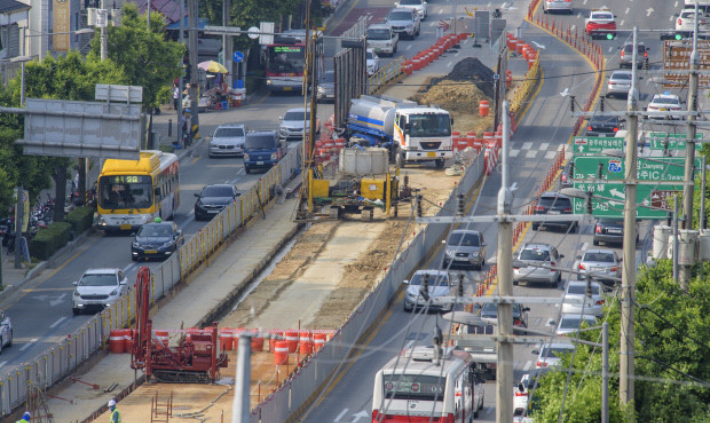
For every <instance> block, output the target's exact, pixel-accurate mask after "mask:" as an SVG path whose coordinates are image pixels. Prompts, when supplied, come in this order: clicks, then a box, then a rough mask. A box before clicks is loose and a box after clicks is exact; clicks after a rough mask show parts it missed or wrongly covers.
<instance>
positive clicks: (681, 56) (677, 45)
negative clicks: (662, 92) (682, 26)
mask: <svg viewBox="0 0 710 423" xmlns="http://www.w3.org/2000/svg"><path fill="white" fill-rule="evenodd" d="M697 46H698V53H699V57H698V59H699V63H701V68H700V70H707V68H706V67H705V66H704V65H703V64H706V63H710V40H698V44H697ZM692 51H693V42H692V40H680V41H670V40H666V41H664V42H663V78H664V79H665V81H666V82H664V83H663V88H685V87H687V86H688V78H689V77H690V75H688V71H689V70H690V53H691V52H692ZM678 71H684V72H678ZM698 83H699V87H700V88H710V75H699V76H698Z"/></svg>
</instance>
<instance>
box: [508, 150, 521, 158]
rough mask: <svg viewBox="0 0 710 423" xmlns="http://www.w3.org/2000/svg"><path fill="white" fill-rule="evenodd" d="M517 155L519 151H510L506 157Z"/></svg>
mask: <svg viewBox="0 0 710 423" xmlns="http://www.w3.org/2000/svg"><path fill="white" fill-rule="evenodd" d="M519 154H520V150H510V152H508V157H518V155H519Z"/></svg>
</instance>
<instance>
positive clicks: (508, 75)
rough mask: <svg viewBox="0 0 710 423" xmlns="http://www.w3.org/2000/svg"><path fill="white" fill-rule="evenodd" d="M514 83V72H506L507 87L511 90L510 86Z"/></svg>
mask: <svg viewBox="0 0 710 423" xmlns="http://www.w3.org/2000/svg"><path fill="white" fill-rule="evenodd" d="M512 83H513V71H511V70H510V69H508V70H507V71H505V86H506V87H508V88H510V85H511V84H512Z"/></svg>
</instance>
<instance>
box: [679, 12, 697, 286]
mask: <svg viewBox="0 0 710 423" xmlns="http://www.w3.org/2000/svg"><path fill="white" fill-rule="evenodd" d="M699 20H700V19H699V16H698V4H697V2H696V4H695V20H694V24H693V27H694V28H693V51H692V52H691V53H690V81H689V83H688V111H689V112H694V111H696V110H697V105H698V21H699ZM687 123H688V127H687V129H686V144H685V175H684V176H685V177H684V178H683V180H684V181H685V182H686V185H685V189H684V190H683V215H684V220H683V221H684V222H685V223H684V225H683V227H684V229H689V230H690V229H693V196H694V194H695V184H690V183H688V182H692V181H693V179H694V175H695V134H696V131H697V128H696V127H695V115H694V114H689V115H688V120H687ZM701 218H702V217H701ZM675 237H676V238H677V237H678V233H676V234H675ZM673 254H675V255H677V254H678V252H677V251H675V250H674V251H673ZM691 269H692V266H688V265H683V266H681V267H680V269H679V270H680V272H679V273H678V283H679V285H680V288H681V289H682V290H683V291H687V290H688V282H689V281H690V274H691Z"/></svg>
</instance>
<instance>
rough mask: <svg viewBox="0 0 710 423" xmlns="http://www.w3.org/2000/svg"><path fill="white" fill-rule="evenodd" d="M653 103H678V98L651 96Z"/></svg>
mask: <svg viewBox="0 0 710 423" xmlns="http://www.w3.org/2000/svg"><path fill="white" fill-rule="evenodd" d="M653 103H659V104H678V99H677V98H675V97H653Z"/></svg>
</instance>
